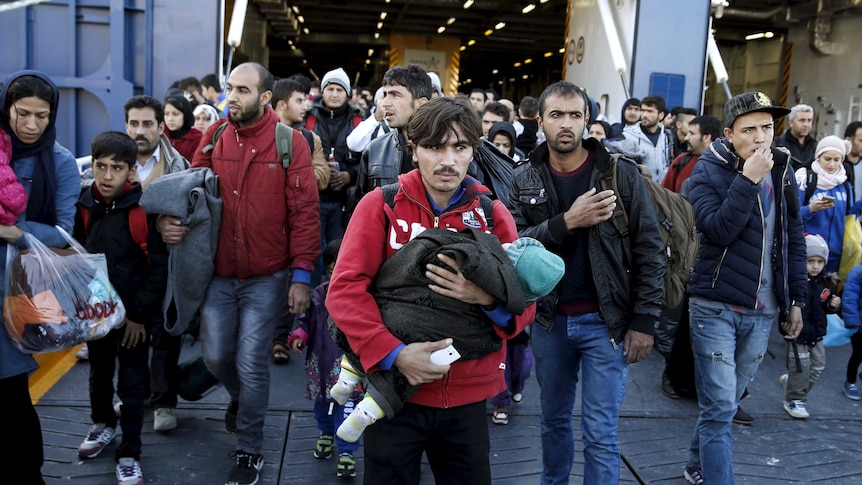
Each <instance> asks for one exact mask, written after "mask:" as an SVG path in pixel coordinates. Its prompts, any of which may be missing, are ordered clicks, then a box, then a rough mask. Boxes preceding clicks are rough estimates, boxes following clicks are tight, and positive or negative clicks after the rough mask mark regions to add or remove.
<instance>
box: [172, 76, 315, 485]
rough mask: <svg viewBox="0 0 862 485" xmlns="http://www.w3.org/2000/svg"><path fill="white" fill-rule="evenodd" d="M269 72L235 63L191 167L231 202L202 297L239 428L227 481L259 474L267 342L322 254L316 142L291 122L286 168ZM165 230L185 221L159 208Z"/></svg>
mask: <svg viewBox="0 0 862 485" xmlns="http://www.w3.org/2000/svg"><path fill="white" fill-rule="evenodd" d="M272 87H273V79H272V74H270V73H269V71H267V70H266V68H264V67H263V66H261V65H260V64H257V63H252V62H249V63H245V64H240V65H239V66H237V67H236V68H235V69H234V70H233V71H232V72H231V74H230V77H229V78H228V82H227V88H226V90H225V92H226V93H227V99H228V119H226V120H220V122H219V123H216V124H214V125H213V126H211V127H210V128H209V129H208V130H207V132H206V133H205V134H204V139H206V140H212V139H213V134H214V133H215V130H217V129H218V128H219V126H221V125H222V124H223V123H227V127H226V128H224V132H223V133H222V135H221V136H220V137H219V138H218V140H217V142H216V143H215V144H214V145H215V146H214V147H213V149H212V151H211V152H206V153H205V151H204V150H203V149H198V151H197V152H196V153H195V159H194V162H193V163H192V166H193V167H208V168H211V169H212V170H213V171H214V172H215V173H216V175H218V177H219V195H220V196H221V198H222V201H223V203H224V210H223V212H222V220H221V228H220V231H219V238H218V250H217V251H216V255H215V274H214V275H213V277H212V280H211V281H210V284H209V286H208V287H207V291H206V296H205V298H204V301H203V304H202V305H201V342H202V347H203V356H204V362H206V365H207V368H209V370H210V372H212V374H213V375H214V376H215V377H216V378H218V380H220V381H221V382H222V383H223V384H224V386H225V389H227V391H228V393H230V397H231V403H230V406H229V407H228V410H227V412H226V413H225V428H226V429H227V430H228V431H229V432H235V433H236V434H237V445H236V464H235V465H234V467H233V469H232V470H231V471H230V474H229V475H228V479H227V481H226V482H225V483H226V485H243V484H253V483H257V481H258V478H259V472H260V469H261V468H262V467H263V457H262V456H261V454H260V451H261V447H262V445H263V424H264V418H265V417H266V408H267V404H268V403H269V345H270V343H271V342H272V335H273V331H274V329H275V324H276V320H277V317H278V310H279V308H280V306H279V305H274V304H273V302H274V301H276V300H278V299H280V298H283V296H284V286H285V285H286V284H288V283H287V280H288V278H290V281H291V283H290V288H289V290H288V305H289V307H290V312H291V313H293V314H299V313H302V312H304V311H305V310H306V309H307V308H308V305H309V300H310V295H309V290H308V286H309V282H310V281H311V270H312V268H313V267H314V262H315V260H317V258H318V257H319V256H320V239H319V234H320V226H319V224H320V219H319V214H318V203H319V202H318V200H319V199H318V196H317V182H316V180H315V178H314V171H313V169H312V167H311V152H310V151H309V149H308V143H307V142H306V140H305V138H304V137H303V136H302V134H300V133H298V132H296V131H294V135H293V154H292V157H291V159H290V166H289V167H288V168H287V169H285V168H284V167H283V166H282V161H281V158H280V156H279V154H278V150H277V149H276V143H275V132H276V124H277V123H278V121H279V118H278V115H276V114H275V112H273V111H272V109H270V108H269V107H267V103H269V101H270V99H271V97H272ZM159 229H160V231H161V233H162V238H163V239H164V241H165V242H166V243H168V244H177V243H179V242H180V241H181V240H182V237H183V235H184V234H185V233H186V232H187V231H188V228H187V227H184V226H182V225H181V222H180V221H179V219H177V218H175V217H167V216H162V217H161V219H160V221H159Z"/></svg>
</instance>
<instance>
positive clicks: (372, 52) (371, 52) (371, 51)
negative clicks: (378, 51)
mask: <svg viewBox="0 0 862 485" xmlns="http://www.w3.org/2000/svg"><path fill="white" fill-rule="evenodd" d="M373 55H374V49H368V57H371V56H373Z"/></svg>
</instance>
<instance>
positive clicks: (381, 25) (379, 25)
mask: <svg viewBox="0 0 862 485" xmlns="http://www.w3.org/2000/svg"><path fill="white" fill-rule="evenodd" d="M382 28H383V22H377V30H380V29H382Z"/></svg>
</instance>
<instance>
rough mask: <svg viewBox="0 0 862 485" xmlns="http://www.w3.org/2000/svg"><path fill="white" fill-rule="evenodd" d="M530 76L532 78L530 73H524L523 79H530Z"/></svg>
mask: <svg viewBox="0 0 862 485" xmlns="http://www.w3.org/2000/svg"><path fill="white" fill-rule="evenodd" d="M529 78H530V75H529V74H524V75H523V76H521V79H529Z"/></svg>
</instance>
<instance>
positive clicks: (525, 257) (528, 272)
mask: <svg viewBox="0 0 862 485" xmlns="http://www.w3.org/2000/svg"><path fill="white" fill-rule="evenodd" d="M506 254H508V255H509V259H511V260H512V264H513V265H514V266H515V272H516V273H518V279H519V280H520V281H521V289H522V290H523V291H524V299H525V300H527V301H535V300H538V299H539V298H541V297H543V296H545V295H547V294H548V293H550V292H551V290H553V289H554V287H555V286H557V283H559V282H560V280H561V279H562V278H563V273H564V272H565V270H566V265H565V264H564V263H563V259H562V258H560V257H559V256H557V255H556V254H554V253H552V252H550V251H548V250H547V249H545V246H542V243H540V242H539V241H537V240H535V239H533V238H531V237H521V238H518V239H516V240H515V241H514V242H513V243H512V244H510V245H508V247H506Z"/></svg>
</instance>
